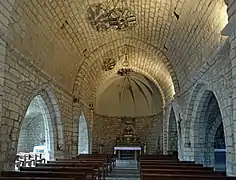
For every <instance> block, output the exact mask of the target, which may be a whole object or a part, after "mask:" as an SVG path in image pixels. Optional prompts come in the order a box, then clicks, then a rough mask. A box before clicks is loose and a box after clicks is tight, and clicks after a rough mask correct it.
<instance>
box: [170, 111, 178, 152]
mask: <svg viewBox="0 0 236 180" xmlns="http://www.w3.org/2000/svg"><path fill="white" fill-rule="evenodd" d="M167 152H168V154H177V152H178V131H177V123H176V117H175V113H174V110H173V108H171V111H170V117H169V126H168V150H167Z"/></svg>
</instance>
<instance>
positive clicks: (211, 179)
mask: <svg viewBox="0 0 236 180" xmlns="http://www.w3.org/2000/svg"><path fill="white" fill-rule="evenodd" d="M141 179H142V180H226V177H224V176H215V175H201V174H199V175H186V174H158V173H156V174H149V173H143V174H142V175H141Z"/></svg>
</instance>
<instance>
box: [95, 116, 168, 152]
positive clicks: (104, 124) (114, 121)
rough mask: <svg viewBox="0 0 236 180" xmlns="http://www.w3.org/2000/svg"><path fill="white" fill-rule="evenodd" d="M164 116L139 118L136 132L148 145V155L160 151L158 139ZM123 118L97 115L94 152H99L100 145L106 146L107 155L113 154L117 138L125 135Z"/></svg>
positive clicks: (136, 121) (136, 123) (136, 122)
mask: <svg viewBox="0 0 236 180" xmlns="http://www.w3.org/2000/svg"><path fill="white" fill-rule="evenodd" d="M162 119H163V116H162V114H158V115H154V116H147V117H137V118H136V120H135V127H134V128H135V131H136V133H137V136H138V137H139V138H140V141H141V142H142V143H145V144H146V145H147V152H148V153H155V152H157V151H158V150H159V148H160V147H159V146H160V145H158V139H159V138H160V136H161V134H162ZM122 125H123V124H122V122H121V117H108V116H101V115H97V114H96V115H95V117H94V127H93V151H99V146H100V144H102V145H104V149H103V151H104V152H105V153H112V151H113V147H114V146H115V145H116V138H117V137H119V136H120V135H121V134H122V133H123V129H122V128H123V126H122Z"/></svg>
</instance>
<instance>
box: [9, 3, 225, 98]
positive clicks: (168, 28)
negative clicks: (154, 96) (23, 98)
mask: <svg viewBox="0 0 236 180" xmlns="http://www.w3.org/2000/svg"><path fill="white" fill-rule="evenodd" d="M108 1H111V0H108ZM108 1H106V0H32V1H31V0H30V1H29V0H21V1H15V2H14V4H10V2H8V3H9V4H10V5H12V6H13V7H14V8H13V9H12V12H11V13H12V19H11V23H10V24H9V28H10V31H9V33H10V34H12V36H13V39H12V43H13V44H14V46H16V47H17V48H18V49H19V50H20V51H21V52H22V53H23V54H25V55H26V56H27V57H29V58H31V59H33V60H34V61H35V62H34V63H35V64H37V66H39V67H40V68H42V69H44V70H45V71H46V72H47V73H48V74H50V75H51V76H53V77H54V78H55V79H56V80H57V81H58V82H60V83H61V84H62V85H63V86H64V87H65V88H67V90H68V91H70V92H73V93H74V94H75V96H80V97H83V98H89V99H91V97H93V98H94V96H95V95H96V89H97V88H98V87H99V86H100V85H101V84H103V83H104V82H105V81H106V80H108V79H110V78H112V77H113V76H115V75H116V72H117V70H118V69H119V68H122V66H123V65H122V61H123V60H122V58H123V56H122V53H121V54H120V49H122V48H123V47H126V46H128V48H127V56H128V58H129V63H130V66H132V69H134V70H135V71H137V72H139V73H141V74H144V75H145V76H147V77H149V78H150V79H151V80H153V81H154V82H156V84H158V86H159V88H160V91H162V92H163V94H164V96H165V97H166V98H170V97H172V96H173V95H174V94H175V93H176V92H178V91H179V90H180V89H181V86H182V85H183V83H184V82H185V81H186V80H187V79H188V77H189V76H191V75H192V74H193V73H194V72H195V71H196V70H197V69H198V68H199V67H200V66H201V65H202V64H203V63H204V62H205V61H207V59H208V58H209V57H210V56H211V54H212V53H213V52H214V51H215V49H216V48H217V47H218V46H219V44H220V43H221V42H222V41H223V40H224V38H223V37H222V36H221V30H222V29H223V27H224V26H225V25H226V23H227V12H226V7H227V6H226V5H225V2H224V0H194V1H190V0H126V1H125V0H122V1H120V2H118V0H114V2H118V3H117V7H120V6H123V5H121V4H122V3H121V2H124V4H125V8H127V9H128V10H130V11H131V12H132V13H133V15H134V16H135V18H136V24H135V26H134V27H133V28H128V29H124V30H123V29H121V30H116V29H112V28H109V29H107V30H106V31H98V30H97V29H96V28H94V26H93V25H92V24H91V22H90V21H89V20H88V12H89V11H88V8H89V7H91V6H93V5H94V4H97V3H101V4H102V5H104V6H106V5H107V4H109V3H107V2H108ZM125 2H126V3H125ZM119 3H121V4H119ZM109 6H110V8H111V9H112V4H110V5H109ZM109 58H113V59H115V61H116V66H115V68H114V69H112V70H110V71H104V69H103V66H102V65H103V62H104V60H106V59H109ZM88 91H89V93H87V92H88Z"/></svg>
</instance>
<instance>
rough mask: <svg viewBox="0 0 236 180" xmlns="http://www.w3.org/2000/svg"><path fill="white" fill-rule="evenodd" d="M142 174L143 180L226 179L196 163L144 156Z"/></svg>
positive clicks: (141, 159)
mask: <svg viewBox="0 0 236 180" xmlns="http://www.w3.org/2000/svg"><path fill="white" fill-rule="evenodd" d="M140 173H141V179H143V180H154V179H155V180H172V179H178V180H187V179H190V180H191V179H193V180H197V179H198V180H200V179H203V180H212V179H225V177H224V176H222V175H221V174H217V173H215V172H214V171H213V168H204V167H203V166H202V165H200V164H194V162H187V161H179V160H178V159H177V158H176V157H174V156H170V155H169V156H163V155H157V156H156V155H154V156H144V157H140Z"/></svg>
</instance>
